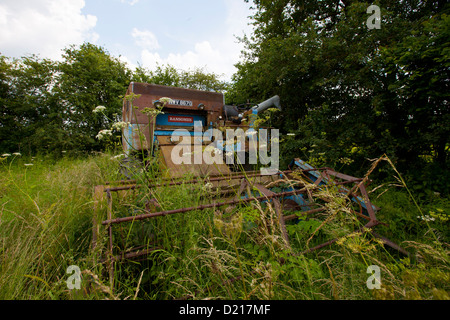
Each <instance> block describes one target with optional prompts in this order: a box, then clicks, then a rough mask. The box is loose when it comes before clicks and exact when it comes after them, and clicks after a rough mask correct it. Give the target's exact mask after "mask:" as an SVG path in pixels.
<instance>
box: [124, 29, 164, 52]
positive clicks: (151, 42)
mask: <svg viewBox="0 0 450 320" xmlns="http://www.w3.org/2000/svg"><path fill="white" fill-rule="evenodd" d="M131 36H132V37H133V38H134V39H135V42H136V44H137V45H138V46H139V47H141V48H143V49H147V50H155V49H159V44H158V39H156V36H155V35H154V34H153V32H151V31H148V30H143V31H141V30H139V29H137V28H133V31H131Z"/></svg>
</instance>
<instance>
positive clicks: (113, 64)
mask: <svg viewBox="0 0 450 320" xmlns="http://www.w3.org/2000/svg"><path fill="white" fill-rule="evenodd" d="M62 58H63V59H62V61H51V60H49V59H41V58H39V57H38V56H36V55H32V56H27V57H23V58H20V59H9V58H7V57H5V56H1V55H0V116H1V119H0V152H2V153H5V152H18V151H20V152H29V153H36V152H44V153H47V152H49V153H55V154H61V151H63V150H77V151H100V150H102V149H104V148H105V144H104V143H105V142H104V141H99V140H98V139H96V135H97V134H98V132H99V131H100V130H102V129H105V128H108V127H111V125H112V122H115V121H120V120H121V114H122V98H121V96H123V95H124V94H125V92H126V90H127V87H128V85H129V83H130V82H131V81H140V82H148V83H154V84H162V85H169V86H176V87H184V88H190V89H199V90H207V91H224V90H226V88H227V83H225V82H223V81H221V80H219V76H218V75H216V74H214V73H207V72H205V71H204V70H203V69H200V68H198V69H195V70H178V69H176V68H174V67H173V66H170V65H166V66H157V68H156V69H155V70H154V71H150V70H148V69H145V68H143V67H142V66H139V67H138V68H136V70H134V71H131V70H130V69H129V68H128V67H127V66H126V65H125V63H124V62H122V61H121V60H120V59H119V58H116V57H113V56H111V55H110V54H109V53H108V52H107V51H106V50H105V49H104V48H102V47H100V46H96V45H94V44H91V43H84V44H82V45H80V46H74V45H72V46H70V47H68V48H66V49H64V51H63V56H62ZM97 106H103V107H104V110H103V112H102V113H94V112H93V110H94V109H95V108H96V107H97Z"/></svg>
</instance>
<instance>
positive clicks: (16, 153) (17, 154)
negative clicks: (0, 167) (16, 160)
mask: <svg viewBox="0 0 450 320" xmlns="http://www.w3.org/2000/svg"><path fill="white" fill-rule="evenodd" d="M13 156H21V154H20V152H14V153H13Z"/></svg>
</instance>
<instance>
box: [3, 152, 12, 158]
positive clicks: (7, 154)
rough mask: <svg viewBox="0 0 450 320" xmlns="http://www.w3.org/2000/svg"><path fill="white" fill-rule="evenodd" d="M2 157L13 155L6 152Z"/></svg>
mask: <svg viewBox="0 0 450 320" xmlns="http://www.w3.org/2000/svg"><path fill="white" fill-rule="evenodd" d="M2 157H11V154H10V153H4V154H2Z"/></svg>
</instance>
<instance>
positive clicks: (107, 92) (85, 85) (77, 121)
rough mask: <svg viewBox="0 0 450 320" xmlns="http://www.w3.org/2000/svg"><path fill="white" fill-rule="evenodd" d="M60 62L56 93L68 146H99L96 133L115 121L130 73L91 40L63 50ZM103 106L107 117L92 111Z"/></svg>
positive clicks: (123, 65)
mask: <svg viewBox="0 0 450 320" xmlns="http://www.w3.org/2000/svg"><path fill="white" fill-rule="evenodd" d="M63 58H64V61H63V62H61V63H60V64H59V72H60V76H59V78H58V83H57V89H56V90H57V93H58V97H59V99H60V103H62V105H63V106H64V115H63V118H64V125H65V128H66V130H67V132H68V134H69V136H70V139H69V144H70V147H71V148H81V149H84V150H92V149H97V150H98V149H99V148H101V144H100V142H99V141H97V140H96V139H95V136H96V135H97V133H98V132H99V131H100V130H102V129H104V128H105V127H110V126H111V124H112V123H111V122H112V121H114V120H117V118H118V117H119V115H120V114H121V112H122V111H121V110H122V100H121V99H120V96H121V95H123V94H124V92H126V89H127V87H128V85H129V82H130V81H131V72H130V70H128V69H127V68H126V67H125V64H124V63H123V62H121V61H120V60H119V59H118V58H114V57H112V56H110V55H109V53H108V52H107V51H106V50H105V49H103V48H101V47H99V46H95V45H93V44H90V43H84V44H83V45H81V46H80V47H79V48H77V47H75V46H71V47H69V48H67V49H65V50H64V54H63ZM99 105H101V106H104V107H105V108H106V109H105V111H104V113H105V115H106V117H105V116H104V115H102V114H97V115H95V114H93V113H92V111H93V110H94V109H95V108H96V107H97V106H99Z"/></svg>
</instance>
